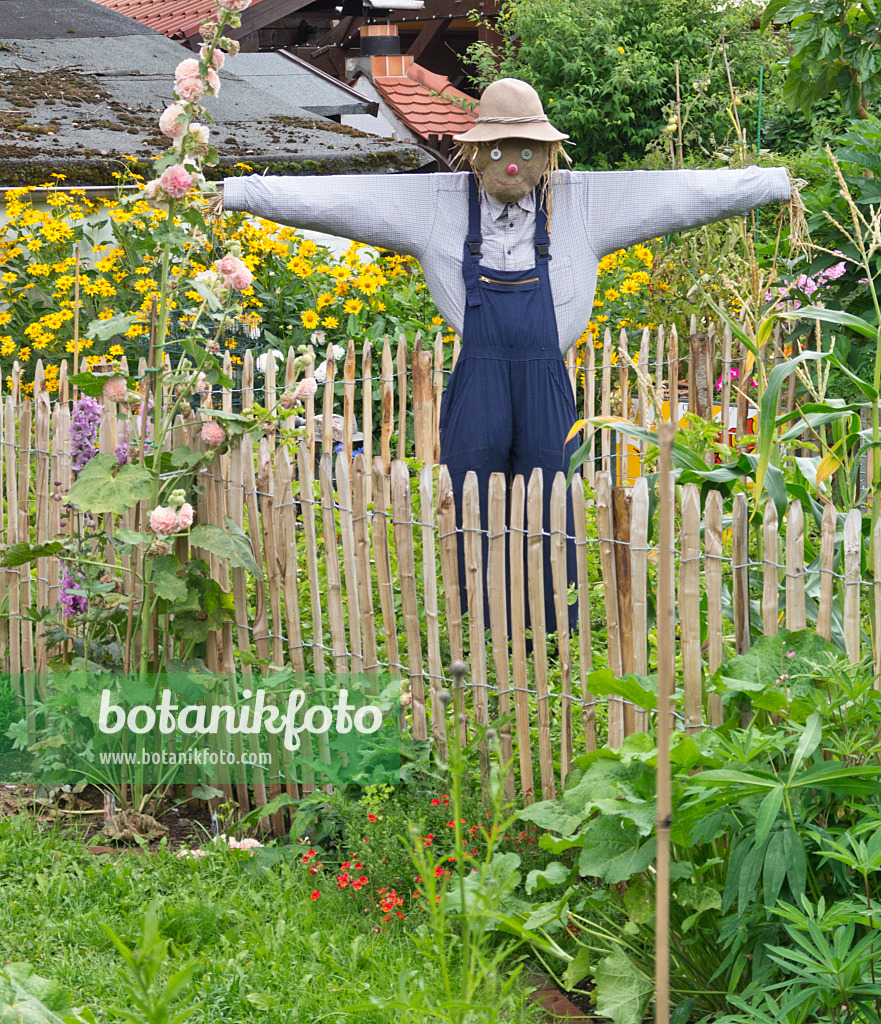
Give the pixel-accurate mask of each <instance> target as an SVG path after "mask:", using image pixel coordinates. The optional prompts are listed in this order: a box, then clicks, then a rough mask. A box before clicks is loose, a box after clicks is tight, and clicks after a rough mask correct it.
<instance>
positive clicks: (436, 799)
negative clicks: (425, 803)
mask: <svg viewBox="0 0 881 1024" xmlns="http://www.w3.org/2000/svg"><path fill="white" fill-rule="evenodd" d="M431 806H432V807H439V806H440V800H438V798H437V797H435V798H434V800H432V801H431Z"/></svg>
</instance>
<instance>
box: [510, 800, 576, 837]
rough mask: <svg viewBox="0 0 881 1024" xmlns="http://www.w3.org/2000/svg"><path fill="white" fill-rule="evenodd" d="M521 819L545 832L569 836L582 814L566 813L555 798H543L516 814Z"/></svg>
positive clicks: (573, 831)
mask: <svg viewBox="0 0 881 1024" xmlns="http://www.w3.org/2000/svg"><path fill="white" fill-rule="evenodd" d="M518 817H520V818H521V819H522V820H523V821H531V822H533V823H534V824H536V825H538V827H539V828H543V829H544V830H545V831H546V832H556V833H558V834H559V835H561V836H571V835H574V834H575V831H576V829H577V828H578V826H579V825H580V824H581V822H582V821H583V820H584V815H583V814H572V813H568V812H567V811H566V810H565V809H564V808H563V806H562V805H561V804H560V803H559V801H557V800H543V801H541V802H539V803H537V804H530V805H529V806H528V807H526V808H524V809H523V810H522V811H521V812H520V814H519V815H518Z"/></svg>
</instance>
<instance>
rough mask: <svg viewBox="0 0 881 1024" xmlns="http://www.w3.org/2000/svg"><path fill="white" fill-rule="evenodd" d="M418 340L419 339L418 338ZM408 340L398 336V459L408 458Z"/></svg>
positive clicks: (401, 335)
mask: <svg viewBox="0 0 881 1024" xmlns="http://www.w3.org/2000/svg"><path fill="white" fill-rule="evenodd" d="M417 340H418V337H417ZM408 362H409V360H408V359H407V338H406V336H405V335H403V334H399V335H398V360H397V366H398V458H399V459H405V458H406V457H407V383H408V382H407V377H408V374H407V369H408Z"/></svg>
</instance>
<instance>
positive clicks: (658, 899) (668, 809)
mask: <svg viewBox="0 0 881 1024" xmlns="http://www.w3.org/2000/svg"><path fill="white" fill-rule="evenodd" d="M658 443H659V448H660V457H659V462H660V483H659V488H658V489H659V504H660V525H659V535H660V536H659V548H660V550H659V552H658V794H657V800H658V803H657V821H656V832H657V841H658V852H657V858H656V861H655V868H656V880H655V951H656V952H655V1021H656V1024H668V1022H669V1020H670V828H671V825H672V805H671V791H670V729H671V725H672V721H671V720H672V717H673V700H672V697H673V688H674V678H675V677H674V671H675V670H674V661H673V658H674V631H675V610H674V606H673V466H672V463H673V459H672V454H673V426H672V424H669V423H662V424H660V425H659V428H658Z"/></svg>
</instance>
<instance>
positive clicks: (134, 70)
mask: <svg viewBox="0 0 881 1024" xmlns="http://www.w3.org/2000/svg"><path fill="white" fill-rule="evenodd" d="M0 5H2V10H3V21H4V45H3V46H2V47H0V187H2V186H9V185H37V184H41V183H43V182H45V181H46V180H47V179H48V178H49V176H50V174H52V173H53V172H57V173H61V174H64V175H65V176H66V180H65V184H66V185H67V186H68V187H72V186H76V185H113V184H114V183H115V180H116V179H115V178H114V176H113V175H114V172H119V170H120V169H121V167H122V166H124V165H126V164H128V165H129V166H133V167H135V169H136V170H137V171H138V173H141V174H143V175H145V176H148V177H152V168H151V162H152V158H153V157H155V156H158V155H159V154H160V153H161V152H163V151H164V150H165V149H167V145H168V140H167V139H166V138H165V137H164V136H162V135H161V134H160V133H159V130H158V118H159V115H160V113H161V112H162V110H163V109H164V108H165V107H166V106H167V105H168V103H169V102H171V98H172V97H171V90H172V85H173V77H172V76H173V72H174V68H175V66H176V65H177V64H178V62H179V61H180V60H181V59H182V57H183V56H185V54H182V53H181V47H180V46H179V44H177V43H173V42H171V41H170V40H169V39H166V38H165V37H164V36H162V35H159V34H158V33H156V32H154V31H152V30H151V29H149V28H146V27H144V26H142V25H140V24H139V23H138V22H135V21H131V20H130V19H128V18H125V17H123V16H122V15H120V14H118V13H117V12H114V11H109V10H106V9H104V8H102V7H101V6H99V5H98V4H95V3H93V2H92V0H46V3H45V4H44V3H43V0H41V2H40V4H39V5H37V4H35V3H34V2H33V0H0ZM7 26H8V28H7ZM38 33H42V34H38ZM236 59H238V58H235V59H233V58H230V59H229V61H228V62H227V65H226V67H225V68H224V70H223V72H222V75H221V83H222V88H221V92H220V94H219V96H217V97H211V98H209V100H208V101H207V102H206V107H208V109H209V110H210V113H211V116H212V117H213V118H214V120H215V122H216V123H215V124H214V125H212V126H211V135H212V142H213V143H214V144H215V145H216V146H217V149H218V152H219V153H220V159H221V166H220V167H218V168H216V169H215V170H214V171H213V172H211V173H213V174H216V176H218V177H222V176H223V175H225V174H227V173H229V168H230V165H233V164H236V163H239V162H244V163H246V164H248V165H250V166H251V167H252V168H253V170H254V171H255V172H258V173H259V172H260V171H261V170H268V171H269V172H270V173H281V174H322V173H323V174H335V173H344V172H348V173H360V172H364V171H387V172H393V171H403V170H418V169H419V168H420V167H423V166H425V165H426V164H428V163H429V162H430V161H429V157H428V156H427V155H426V154H425V153H423V152H422V151H420V150H419V149H418V148H416V147H414V146H408V145H404V144H402V143H399V142H396V141H395V140H393V139H381V138H376V137H375V136H370V135H367V134H365V133H363V132H359V131H356V130H355V129H352V128H348V127H346V126H341V125H338V124H335V123H334V122H332V121H328V120H325V119H323V118H320V117H317V116H316V115H315V114H314V113H313V112H311V111H309V110H306V109H303V108H302V107H300V106H297V105H295V104H294V103H291V102H289V101H288V100H286V99H284V98H282V97H280V96H278V95H275V94H271V93H270V94H268V93H267V92H266V91H263V90H261V89H258V88H255V86H254V84H250V83H249V82H248V81H245V80H244V78H242V77H239V76H237V75H236V73H235V63H236ZM123 155H129V156H132V157H134V158H135V160H134V161H125V160H124V159H123Z"/></svg>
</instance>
